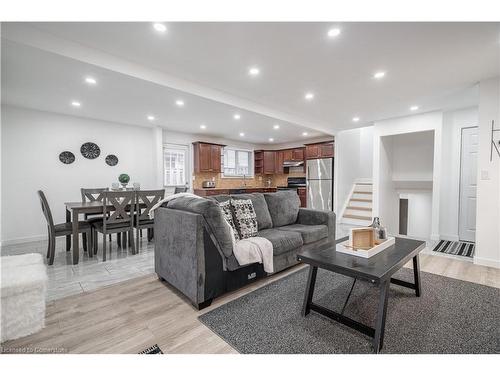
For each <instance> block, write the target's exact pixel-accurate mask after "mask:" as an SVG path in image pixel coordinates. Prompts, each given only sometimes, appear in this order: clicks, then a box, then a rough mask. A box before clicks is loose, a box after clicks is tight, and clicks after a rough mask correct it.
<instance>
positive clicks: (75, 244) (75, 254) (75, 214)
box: [71, 209, 80, 264]
mask: <svg viewBox="0 0 500 375" xmlns="http://www.w3.org/2000/svg"><path fill="white" fill-rule="evenodd" d="M71 224H72V225H71V227H72V229H73V264H78V256H79V252H80V244H79V243H78V240H79V238H78V210H76V209H73V220H72V223H71Z"/></svg>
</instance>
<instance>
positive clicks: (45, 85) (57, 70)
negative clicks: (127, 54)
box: [2, 40, 324, 144]
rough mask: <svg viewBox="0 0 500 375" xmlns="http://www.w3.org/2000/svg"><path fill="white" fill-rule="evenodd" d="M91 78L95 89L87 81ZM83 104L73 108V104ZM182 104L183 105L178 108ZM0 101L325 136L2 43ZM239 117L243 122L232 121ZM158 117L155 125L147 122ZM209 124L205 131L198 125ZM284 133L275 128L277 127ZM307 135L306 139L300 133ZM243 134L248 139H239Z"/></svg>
mask: <svg viewBox="0 0 500 375" xmlns="http://www.w3.org/2000/svg"><path fill="white" fill-rule="evenodd" d="M87 76H91V77H93V78H95V79H96V80H97V84H96V85H95V86H91V85H88V84H86V83H85V82H84V79H85V77H87ZM74 100H76V101H78V102H80V103H81V107H79V108H75V107H73V106H72V105H71V102H72V101H74ZM176 100H183V101H184V103H185V104H184V106H183V107H179V106H177V105H176V104H175V102H176ZM2 102H3V103H5V104H10V105H16V106H22V107H28V108H34V109H38V110H43V111H50V112H56V113H62V114H67V115H74V116H81V117H88V118H94V119H100V120H105V121H112V122H118V123H124V124H131V125H141V126H152V125H159V126H161V127H164V128H166V129H169V130H172V131H177V132H184V133H195V134H197V133H198V134H203V135H209V136H214V137H221V138H227V139H233V140H238V141H241V142H248V143H255V144H266V143H270V142H269V138H270V137H272V138H273V139H274V141H273V143H274V144H276V143H289V142H294V141H297V140H308V139H311V138H315V137H319V136H322V135H324V134H323V133H321V132H318V131H315V130H311V129H308V128H306V127H303V126H299V125H295V124H292V123H288V122H285V121H281V120H277V119H273V118H270V117H267V116H263V115H261V114H258V113H254V112H249V111H245V110H241V109H238V108H234V107H232V106H229V105H226V104H223V103H219V102H216V101H212V100H209V99H205V98H202V97H199V96H195V95H191V94H188V93H185V92H181V91H179V90H174V89H171V88H168V87H165V86H161V85H158V84H155V83H151V82H149V81H145V80H141V79H137V78H134V77H130V76H127V75H124V74H120V73H116V72H113V71H110V70H107V69H102V68H100V67H97V66H94V65H90V64H86V63H82V62H80V61H77V60H74V59H69V58H66V57H63V56H60V55H57V54H53V53H50V52H46V51H42V50H40V49H36V48H33V47H28V46H24V45H20V44H17V43H13V42H10V41H7V40H4V41H3V43H2ZM236 113H238V114H240V116H241V118H240V120H238V121H236V120H234V119H233V115H234V114H236ZM148 115H153V116H154V117H155V120H154V121H149V120H148V119H147V116H148ZM201 124H204V125H205V126H206V129H205V130H202V129H200V125H201ZM274 124H279V125H280V129H279V130H274V129H273V125H274ZM304 131H306V132H307V133H308V136H307V137H305V136H303V135H302V133H303V132H304ZM240 132H244V133H245V136H244V137H241V136H240V135H239V133H240Z"/></svg>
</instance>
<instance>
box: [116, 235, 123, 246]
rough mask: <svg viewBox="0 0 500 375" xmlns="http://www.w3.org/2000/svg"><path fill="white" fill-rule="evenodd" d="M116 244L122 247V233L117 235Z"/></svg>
mask: <svg viewBox="0 0 500 375" xmlns="http://www.w3.org/2000/svg"><path fill="white" fill-rule="evenodd" d="M116 243H117V244H118V246H119V247H122V235H121V233H116Z"/></svg>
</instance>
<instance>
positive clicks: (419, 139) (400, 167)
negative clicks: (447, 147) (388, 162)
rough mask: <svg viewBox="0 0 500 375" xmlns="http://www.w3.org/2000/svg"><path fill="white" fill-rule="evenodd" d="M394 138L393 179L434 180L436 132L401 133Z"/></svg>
mask: <svg viewBox="0 0 500 375" xmlns="http://www.w3.org/2000/svg"><path fill="white" fill-rule="evenodd" d="M392 138H393V153H392V178H393V180H412V181H419V180H429V181H430V180H432V171H433V169H434V168H433V164H434V132H433V131H425V132H417V133H409V134H399V135H395V136H392Z"/></svg>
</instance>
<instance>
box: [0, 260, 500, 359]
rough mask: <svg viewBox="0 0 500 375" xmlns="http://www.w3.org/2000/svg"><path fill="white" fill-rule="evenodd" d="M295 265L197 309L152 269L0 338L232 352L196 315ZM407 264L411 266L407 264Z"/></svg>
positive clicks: (59, 346) (68, 347)
mask: <svg viewBox="0 0 500 375" xmlns="http://www.w3.org/2000/svg"><path fill="white" fill-rule="evenodd" d="M302 267H305V266H303V265H299V266H296V267H293V268H292V269H289V270H287V271H285V272H282V273H279V274H277V275H274V276H272V277H269V278H267V279H264V280H260V281H257V282H256V283H254V284H251V285H248V286H246V287H245V288H242V289H240V290H238V291H236V292H233V293H230V294H227V295H225V296H223V297H221V298H218V299H217V300H215V301H214V303H213V304H212V306H210V307H209V308H207V309H205V310H203V311H202V312H199V311H197V310H195V309H194V308H193V307H192V306H191V304H189V303H188V302H187V301H186V299H185V298H184V297H182V296H180V295H179V294H178V293H176V292H175V291H174V290H173V289H172V288H170V287H169V286H167V285H166V284H164V283H162V282H160V281H159V280H158V279H157V277H156V275H155V274H150V275H147V276H142V277H139V278H136V279H133V280H128V281H124V282H121V283H119V284H115V285H111V286H107V287H103V288H100V289H98V290H95V291H90V292H84V293H80V294H78V295H73V296H69V297H65V298H62V299H58V300H55V301H52V302H49V304H48V306H47V319H46V327H45V328H44V329H43V330H42V331H40V332H39V333H36V334H34V335H31V336H28V337H25V338H21V339H18V340H14V341H9V342H6V343H4V344H2V351H3V352H14V353H15V352H21V353H24V352H28V353H29V352H51V353H138V352H140V351H141V350H144V349H146V348H147V347H150V346H152V345H154V344H158V345H159V346H160V348H161V349H162V351H163V352H164V353H236V351H235V350H234V349H233V348H231V347H230V346H229V345H228V344H227V343H226V342H224V341H223V340H222V339H221V338H220V337H219V336H217V335H216V334H214V333H213V332H212V331H211V330H210V329H208V328H207V327H205V326H204V325H203V324H202V323H200V322H199V321H198V319H197V317H198V315H200V314H202V313H205V312H207V311H209V310H210V309H213V308H216V307H218V306H220V305H222V304H224V303H227V302H228V301H230V300H232V299H234V298H238V297H239V296H241V295H244V294H246V293H249V292H251V291H252V290H255V289H257V288H259V287H262V286H263V285H265V284H267V283H270V282H273V281H275V280H277V279H279V278H281V277H284V276H286V275H288V274H290V273H291V272H296V271H298V270H299V269H301V268H302ZM407 267H411V266H410V265H409V264H408V265H407ZM421 269H422V271H425V272H430V273H434V274H439V275H443V276H448V277H452V278H456V279H461V280H465V281H470V282H474V283H479V284H484V285H489V286H493V287H496V288H500V270H499V269H494V268H489V267H483V266H478V265H474V264H473V263H471V262H468V261H462V260H458V259H453V258H449V257H441V256H437V255H431V254H425V253H424V254H421Z"/></svg>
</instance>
